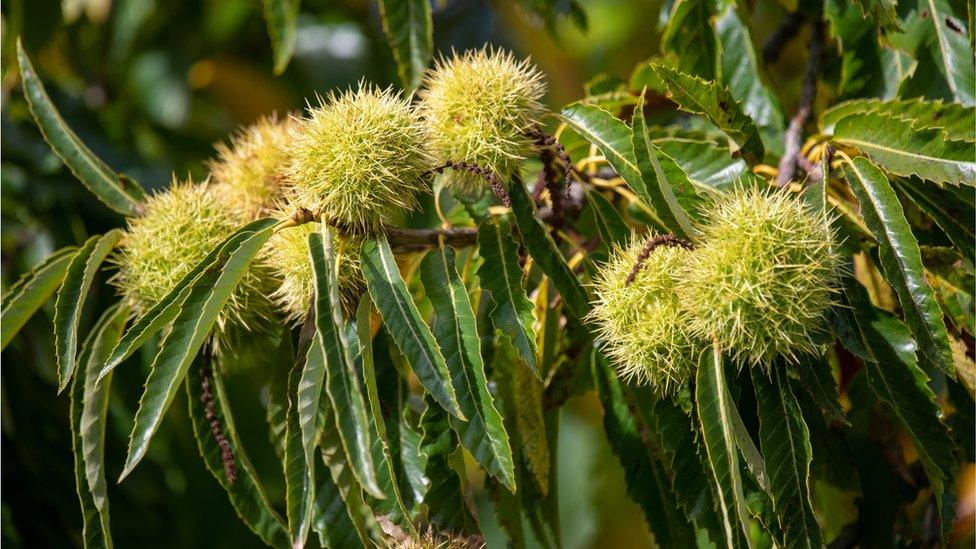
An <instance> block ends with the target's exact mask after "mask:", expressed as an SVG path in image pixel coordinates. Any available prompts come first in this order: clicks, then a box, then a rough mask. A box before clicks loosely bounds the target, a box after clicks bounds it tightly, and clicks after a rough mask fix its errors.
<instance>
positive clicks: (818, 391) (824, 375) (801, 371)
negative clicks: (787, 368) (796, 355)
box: [796, 358, 848, 425]
mask: <svg viewBox="0 0 976 549" xmlns="http://www.w3.org/2000/svg"><path fill="white" fill-rule="evenodd" d="M796 372H797V379H798V380H799V383H798V385H799V386H801V387H803V389H804V390H805V391H806V392H807V393H808V394H809V395H810V397H811V398H812V399H813V402H815V403H816V404H817V406H819V407H820V409H821V410H823V412H824V413H825V414H827V416H828V417H829V418H830V419H833V420H834V421H837V422H840V423H843V424H845V425H848V422H847V417H846V416H845V415H844V410H843V409H842V408H841V407H840V392H839V390H838V388H837V381H836V380H835V379H834V376H833V374H832V373H831V371H830V364H828V363H827V360H826V359H825V358H806V359H803V360H801V362H800V364H799V365H798V366H797V367H796Z"/></svg>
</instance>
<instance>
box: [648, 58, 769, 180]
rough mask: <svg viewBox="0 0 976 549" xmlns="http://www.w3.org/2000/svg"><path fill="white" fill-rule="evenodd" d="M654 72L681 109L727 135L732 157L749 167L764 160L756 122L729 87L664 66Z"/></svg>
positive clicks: (656, 68) (657, 65)
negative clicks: (740, 159)
mask: <svg viewBox="0 0 976 549" xmlns="http://www.w3.org/2000/svg"><path fill="white" fill-rule="evenodd" d="M654 70H655V71H656V72H657V74H658V76H660V77H661V80H662V81H663V82H664V85H665V87H667V88H668V92H669V94H670V98H671V100H672V101H674V102H675V103H677V105H678V107H679V108H680V109H681V110H683V111H687V112H690V113H693V114H699V115H701V116H704V117H705V118H707V119H708V121H709V122H711V123H712V124H715V126H716V127H718V129H720V130H722V131H723V132H724V133H725V135H726V136H727V137H728V138H729V149H730V150H731V151H732V154H733V155H739V154H741V155H742V156H743V157H745V159H746V161H747V162H749V163H750V164H754V163H756V162H761V161H762V159H763V156H764V154H765V151H764V149H763V144H762V139H760V137H759V130H758V129H757V128H756V123H755V122H753V120H752V119H751V118H749V116H747V115H746V114H745V113H744V112H743V111H742V106H741V105H740V104H739V103H738V102H737V101H736V100H735V97H734V96H733V95H732V92H730V91H729V89H728V88H726V87H725V86H722V85H721V84H719V83H717V82H715V81H713V80H703V79H701V78H699V77H696V76H689V75H687V74H684V73H682V72H680V71H678V70H676V69H674V68H672V67H668V66H664V65H659V64H655V65H654Z"/></svg>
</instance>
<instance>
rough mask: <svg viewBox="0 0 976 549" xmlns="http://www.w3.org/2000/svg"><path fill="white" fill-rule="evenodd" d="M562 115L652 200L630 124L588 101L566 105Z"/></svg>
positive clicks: (638, 192)
mask: <svg viewBox="0 0 976 549" xmlns="http://www.w3.org/2000/svg"><path fill="white" fill-rule="evenodd" d="M562 119H563V120H564V121H565V122H566V123H567V124H568V125H569V127H570V128H573V129H574V130H576V131H577V132H578V133H579V134H580V135H581V136H582V137H583V138H584V139H586V140H587V141H589V142H590V143H593V144H594V145H596V147H597V148H598V149H600V152H602V153H603V156H604V157H606V159H607V162H609V163H610V166H611V167H613V169H614V170H615V171H616V172H617V174H618V175H620V177H622V178H623V179H624V181H626V182H627V184H628V185H630V187H631V188H632V189H634V192H636V193H637V195H638V196H640V197H641V198H643V199H644V200H648V198H647V189H645V188H644V183H643V179H642V178H641V173H640V168H638V166H637V160H636V159H635V158H634V144H633V140H632V139H631V131H630V128H628V127H627V124H624V123H623V122H622V121H620V119H618V118H616V117H615V116H613V115H612V114H610V113H609V112H608V111H606V110H604V109H601V108H600V107H597V106H596V105H588V104H585V103H573V104H571V105H567V106H566V107H564V108H563V110H562ZM648 202H650V201H649V200H648Z"/></svg>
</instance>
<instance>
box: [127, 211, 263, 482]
mask: <svg viewBox="0 0 976 549" xmlns="http://www.w3.org/2000/svg"><path fill="white" fill-rule="evenodd" d="M275 224H277V221H276V220H274V219H271V218H267V219H263V220H261V224H260V225H258V226H259V227H263V228H262V229H261V230H259V231H257V232H255V233H254V234H253V235H251V236H249V237H247V238H246V239H245V240H244V241H243V242H242V243H241V244H240V246H239V247H238V248H236V249H234V250H233V251H231V252H230V255H229V256H228V257H227V262H226V263H225V264H224V265H223V267H222V268H220V269H212V270H208V271H206V272H205V273H204V274H203V275H202V276H201V277H200V278H199V279H197V281H196V282H195V283H194V284H193V286H192V288H191V290H190V294H189V296H187V298H186V301H185V302H184V303H183V307H182V309H181V310H180V312H179V314H178V315H177V316H176V319H175V320H174V321H173V327H172V328H171V329H170V332H169V333H168V334H167V335H166V337H165V338H164V339H163V342H162V344H161V345H160V349H159V353H158V354H157V355H156V358H155V359H154V360H153V364H152V369H151V371H150V372H149V379H147V380H146V386H145V390H144V391H143V393H142V398H140V400H139V409H138V410H137V411H136V417H135V421H134V424H133V427H132V433H131V435H130V438H129V452H128V455H127V456H126V462H125V467H124V469H123V471H122V475H121V477H120V480H121V479H122V478H125V477H126V476H128V474H129V473H131V472H132V470H133V469H134V468H135V466H136V465H137V464H138V463H139V461H141V460H142V458H143V457H144V456H145V455H146V451H147V450H148V449H149V442H150V440H151V439H152V436H153V434H155V432H156V429H157V428H158V427H159V423H160V422H161V421H162V419H163V414H164V413H165V412H166V409H167V408H169V405H170V403H171V402H172V401H173V397H175V396H176V391H177V388H178V386H179V383H180V381H182V380H183V377H184V376H186V372H187V370H188V369H189V367H190V363H191V362H192V361H193V358H194V357H195V356H196V354H197V352H198V351H199V350H200V348H201V347H203V344H204V341H205V340H206V338H207V337H208V335H209V334H210V329H211V328H212V327H213V325H214V324H215V323H216V321H217V314H218V313H219V312H220V309H221V308H222V307H223V306H224V304H225V303H226V302H227V300H228V298H230V295H231V293H232V292H233V291H234V288H235V287H236V286H237V283H238V282H240V280H241V278H242V277H243V276H244V273H245V271H246V270H247V268H248V265H250V263H251V260H253V259H254V257H255V256H256V255H257V253H258V250H260V249H261V246H263V245H264V243H265V242H267V240H268V238H270V237H271V234H272V228H273V227H274V225H275Z"/></svg>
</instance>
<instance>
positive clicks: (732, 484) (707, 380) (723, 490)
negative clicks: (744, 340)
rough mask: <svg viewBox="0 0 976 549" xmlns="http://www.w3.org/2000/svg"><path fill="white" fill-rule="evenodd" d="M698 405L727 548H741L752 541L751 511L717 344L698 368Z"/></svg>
mask: <svg viewBox="0 0 976 549" xmlns="http://www.w3.org/2000/svg"><path fill="white" fill-rule="evenodd" d="M695 405H696V408H697V411H698V421H699V423H700V427H701V435H702V440H703V442H704V443H705V450H706V456H707V463H708V471H709V475H710V476H711V479H712V486H713V489H714V490H715V496H716V504H717V509H718V515H719V519H720V520H721V522H722V530H723V533H724V535H725V540H726V544H727V545H729V546H732V545H738V543H737V540H739V539H741V536H743V535H744V536H745V537H746V539H750V538H749V511H748V509H747V507H746V501H745V496H744V495H743V493H742V476H741V474H740V472H739V455H738V451H737V449H736V436H735V432H734V431H733V420H732V414H733V406H734V404H733V403H732V397H731V395H730V394H729V390H728V386H727V385H726V382H725V372H724V365H723V363H722V354H721V351H720V349H718V346H717V344H716V345H715V346H714V347H713V348H712V350H711V351H709V352H707V353H705V354H704V355H703V356H702V359H701V361H700V362H699V364H698V376H697V382H696V384H695ZM735 413H738V412H735Z"/></svg>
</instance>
